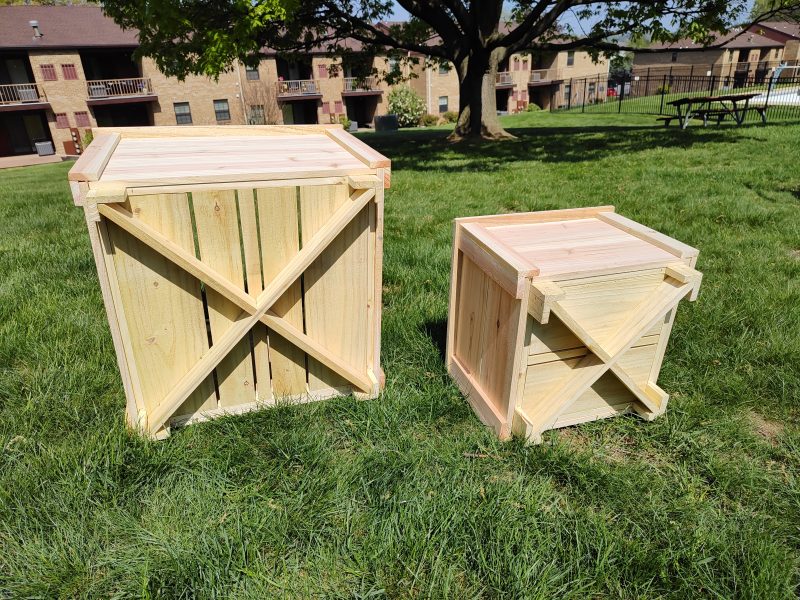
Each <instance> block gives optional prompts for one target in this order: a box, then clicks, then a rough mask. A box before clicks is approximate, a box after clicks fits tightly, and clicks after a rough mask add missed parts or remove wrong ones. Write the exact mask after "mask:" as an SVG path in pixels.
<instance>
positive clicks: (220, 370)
mask: <svg viewBox="0 0 800 600" xmlns="http://www.w3.org/2000/svg"><path fill="white" fill-rule="evenodd" d="M192 204H193V206H194V218H195V223H196V224H197V245H198V248H199V251H200V257H199V258H200V260H201V261H202V262H203V263H205V264H207V265H209V266H210V267H211V268H212V269H214V270H215V271H217V272H218V273H219V274H220V275H222V276H223V277H226V278H227V279H228V280H229V281H230V282H231V283H232V284H234V285H235V286H237V287H239V288H240V289H242V290H244V272H243V267H242V254H241V252H242V251H241V247H242V246H241V237H240V235H239V224H238V217H237V212H236V194H235V193H234V192H233V191H226V192H197V193H194V194H192ZM206 299H207V300H208V318H209V322H210V326H211V340H212V344H213V343H215V340H216V339H218V338H221V337H222V336H223V335H225V333H226V332H227V331H228V330H229V329H230V328H231V326H232V325H233V324H234V323H236V322H237V321H239V320H240V319H241V318H243V317H244V315H243V313H242V310H241V309H240V308H239V307H238V306H236V305H235V304H233V303H232V302H230V301H229V300H228V299H227V298H225V297H224V296H223V295H222V294H219V293H218V292H216V291H214V290H212V289H207V290H206ZM215 373H216V378H217V390H218V392H219V405H220V406H221V407H225V406H232V405H234V404H239V403H241V402H242V401H243V399H246V400H244V401H246V402H254V401H255V400H256V392H255V375H254V373H253V363H252V358H251V356H250V342H249V340H247V339H245V340H242V341H241V342H239V344H237V345H236V347H235V348H234V349H233V350H232V351H231V353H230V354H228V356H227V357H225V359H224V360H223V361H222V362H220V364H219V365H218V366H217V368H216V369H215Z"/></svg>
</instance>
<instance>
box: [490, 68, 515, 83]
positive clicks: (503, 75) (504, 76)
mask: <svg viewBox="0 0 800 600" xmlns="http://www.w3.org/2000/svg"><path fill="white" fill-rule="evenodd" d="M494 82H495V85H513V84H514V78H513V77H512V76H511V72H510V71H500V72H498V73H497V75H496V76H495V78H494Z"/></svg>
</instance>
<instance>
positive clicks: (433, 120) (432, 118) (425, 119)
mask: <svg viewBox="0 0 800 600" xmlns="http://www.w3.org/2000/svg"><path fill="white" fill-rule="evenodd" d="M419 123H420V125H423V126H424V127H433V126H434V125H437V124H438V123H439V116H438V115H431V114H426V115H422V117H421V118H420V120H419Z"/></svg>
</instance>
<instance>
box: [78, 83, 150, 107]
mask: <svg viewBox="0 0 800 600" xmlns="http://www.w3.org/2000/svg"><path fill="white" fill-rule="evenodd" d="M86 93H87V95H88V99H87V100H86V103H87V104H88V105H89V106H97V105H102V104H124V103H128V102H155V101H156V100H157V99H158V97H157V96H156V95H155V94H154V93H153V84H152V83H151V82H150V78H149V77H134V78H128V79H92V80H89V81H87V82H86Z"/></svg>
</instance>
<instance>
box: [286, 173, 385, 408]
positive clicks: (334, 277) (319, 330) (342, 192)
mask: <svg viewBox="0 0 800 600" xmlns="http://www.w3.org/2000/svg"><path fill="white" fill-rule="evenodd" d="M347 194H348V188H347V186H346V185H329V186H313V187H311V186H308V187H302V188H300V205H301V230H302V236H303V239H304V240H305V239H311V237H312V236H313V235H314V234H315V233H316V232H317V231H318V230H319V229H320V228H321V227H323V226H324V225H325V223H327V222H328V220H329V219H330V217H331V215H332V214H333V213H334V212H335V211H336V210H337V209H338V208H339V207H341V206H342V205H343V204H344V203H345V202H347V200H348V195H347ZM369 210H370V209H369V206H367V207H365V208H364V210H362V211H361V212H360V213H359V214H358V216H357V217H356V218H355V219H353V221H352V222H351V223H350V224H349V225H348V226H347V227H346V228H345V229H344V231H342V233H341V234H339V236H338V237H337V238H336V239H335V240H334V241H333V242H332V243H331V244H330V245H329V246H328V248H326V250H325V251H324V252H323V253H322V254H321V255H320V256H319V258H317V260H316V261H314V263H313V264H312V265H311V266H310V267H309V268H308V269H306V272H305V277H304V284H305V286H304V287H305V290H304V298H303V306H304V310H305V321H306V333H307V334H308V335H309V336H310V337H311V338H313V339H314V340H316V341H318V342H319V343H320V344H322V345H323V346H325V347H326V348H327V349H329V350H330V351H332V352H334V353H335V354H337V355H338V356H340V357H341V358H342V359H343V360H344V361H345V362H346V363H348V364H349V365H351V366H352V367H354V368H355V369H357V370H359V371H360V372H364V373H365V372H366V370H367V368H368V367H369V365H368V363H367V356H368V350H367V342H368V336H367V331H368V330H369V312H368V307H369V299H370V296H371V295H372V294H371V293H370V289H369V286H370V281H369V280H368V276H369V272H370V269H369V268H368V265H367V262H368V260H369V251H368V244H369ZM308 384H309V390H310V391H312V392H313V391H316V390H323V389H327V388H331V387H333V388H337V389H349V388H350V385H349V384H348V383H347V381H346V380H345V379H344V378H342V377H341V376H339V375H338V374H336V373H334V372H332V371H331V370H330V369H328V368H327V367H325V366H324V365H322V364H320V363H319V362H318V361H316V360H312V359H309V361H308Z"/></svg>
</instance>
